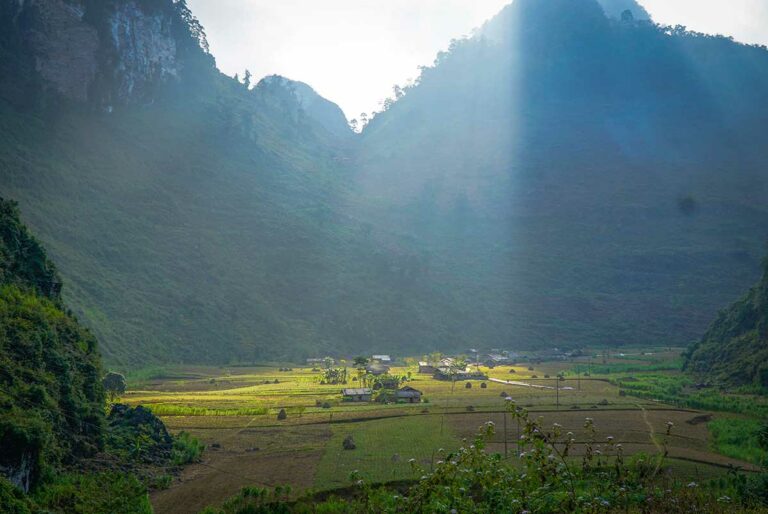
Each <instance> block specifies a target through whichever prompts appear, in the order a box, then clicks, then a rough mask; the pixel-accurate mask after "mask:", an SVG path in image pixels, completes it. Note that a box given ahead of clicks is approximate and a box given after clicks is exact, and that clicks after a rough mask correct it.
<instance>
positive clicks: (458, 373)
mask: <svg viewBox="0 0 768 514" xmlns="http://www.w3.org/2000/svg"><path fill="white" fill-rule="evenodd" d="M433 376H434V378H435V379H436V380H455V381H460V380H488V376H487V375H484V374H483V373H480V372H479V371H472V370H470V369H469V368H466V369H464V370H461V369H449V368H442V367H441V368H438V369H437V371H435V374H434V375H433Z"/></svg>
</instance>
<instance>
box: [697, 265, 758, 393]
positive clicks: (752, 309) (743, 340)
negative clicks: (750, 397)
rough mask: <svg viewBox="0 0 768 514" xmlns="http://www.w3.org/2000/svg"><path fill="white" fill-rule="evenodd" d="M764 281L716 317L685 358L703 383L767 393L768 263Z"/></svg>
mask: <svg viewBox="0 0 768 514" xmlns="http://www.w3.org/2000/svg"><path fill="white" fill-rule="evenodd" d="M764 269H765V271H764V274H763V278H762V279H761V280H760V281H759V282H758V283H757V285H755V286H754V287H753V288H752V289H751V290H750V291H749V292H748V293H747V294H746V295H745V296H744V297H742V298H741V299H740V300H738V301H737V302H735V303H734V304H733V305H731V306H730V307H728V308H727V309H724V310H723V311H721V312H720V314H719V315H718V316H717V318H716V319H715V321H714V322H713V323H712V326H711V327H710V328H709V330H708V331H707V333H706V334H705V335H704V337H703V338H702V339H701V341H699V342H698V343H696V344H695V345H693V346H692V347H691V348H690V349H689V351H688V355H687V358H686V364H685V367H686V369H687V370H689V371H691V372H693V373H696V374H698V375H700V376H701V377H703V379H704V380H707V381H714V382H719V383H726V384H731V385H736V386H755V387H758V388H763V389H768V259H767V260H766V261H765V265H764Z"/></svg>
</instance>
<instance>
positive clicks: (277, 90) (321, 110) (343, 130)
mask: <svg viewBox="0 0 768 514" xmlns="http://www.w3.org/2000/svg"><path fill="white" fill-rule="evenodd" d="M254 94H255V95H257V96H258V97H259V99H260V100H262V101H263V102H266V103H268V104H270V105H272V106H273V107H277V108H280V109H281V110H282V111H284V112H285V114H286V115H287V116H289V117H290V119H293V120H294V121H298V120H300V119H301V118H302V117H304V116H306V117H308V118H311V119H312V120H314V121H315V122H317V123H319V124H320V125H321V126H322V127H323V128H324V129H325V130H327V131H328V132H329V133H331V134H333V135H334V136H335V137H340V138H344V137H349V136H351V135H352V131H351V129H350V128H349V124H348V123H347V118H346V116H345V115H344V111H342V110H341V108H340V107H339V106H338V105H336V104H335V103H333V102H331V101H330V100H327V99H325V98H323V97H322V96H320V95H319V94H317V92H316V91H315V90H314V89H312V87H311V86H309V85H308V84H306V83H304V82H299V81H296V80H291V79H288V78H285V77H282V76H280V75H270V76H268V77H265V78H263V79H262V80H261V81H259V83H258V84H257V85H256V88H255V89H254Z"/></svg>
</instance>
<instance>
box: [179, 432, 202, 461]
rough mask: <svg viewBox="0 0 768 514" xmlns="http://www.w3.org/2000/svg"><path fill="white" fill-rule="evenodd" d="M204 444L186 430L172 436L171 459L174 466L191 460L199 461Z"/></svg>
mask: <svg viewBox="0 0 768 514" xmlns="http://www.w3.org/2000/svg"><path fill="white" fill-rule="evenodd" d="M203 450H205V445H204V444H203V443H201V442H200V441H199V440H198V439H197V438H195V437H192V436H191V435H190V434H189V433H188V432H180V433H179V434H178V435H177V436H176V437H174V438H173V449H172V450H171V461H172V462H173V464H174V465H175V466H183V465H184V464H190V463H192V462H200V457H201V455H202V454H203Z"/></svg>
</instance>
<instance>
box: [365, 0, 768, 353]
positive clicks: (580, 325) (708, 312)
mask: <svg viewBox="0 0 768 514" xmlns="http://www.w3.org/2000/svg"><path fill="white" fill-rule="evenodd" d="M767 116H768V51H766V49H765V48H759V47H748V46H744V45H739V44H736V43H734V42H733V41H731V40H729V39H726V38H722V37H710V36H705V35H702V34H695V33H690V32H687V31H685V30H684V28H681V27H677V28H669V27H658V26H656V25H653V24H651V23H649V22H644V21H634V20H627V21H620V20H616V19H607V18H606V17H605V15H604V13H603V11H602V9H601V8H600V6H599V5H598V3H597V2H595V1H594V0H577V1H574V0H547V1H536V0H517V1H515V2H514V3H513V4H512V5H510V6H509V7H507V8H506V9H505V10H504V11H503V12H502V13H500V14H499V16H497V17H496V18H495V19H494V20H492V21H491V22H489V23H488V24H487V25H486V26H485V27H483V29H482V30H481V31H480V34H479V35H478V37H476V38H473V39H469V40H464V41H457V42H455V43H454V44H453V45H452V48H451V50H450V51H449V52H446V53H443V54H441V55H440V56H438V59H437V61H436V63H435V65H434V66H432V67H430V68H427V69H425V70H424V71H423V73H422V75H421V78H420V80H419V81H418V83H417V84H416V85H415V86H413V87H410V88H406V90H405V95H404V96H402V98H400V99H399V100H398V101H397V102H395V103H393V104H392V105H391V106H390V107H389V109H388V110H387V111H386V112H384V113H382V114H380V115H378V116H376V117H375V118H374V120H373V121H372V122H371V123H370V124H369V126H368V127H367V128H366V130H365V132H364V134H363V139H362V142H361V147H362V148H361V150H360V151H359V153H358V161H357V165H358V166H357V168H358V175H357V177H356V178H357V181H356V186H357V188H358V192H359V194H360V195H361V196H362V198H363V200H362V201H360V206H361V209H360V213H361V214H360V215H361V216H362V217H364V218H365V217H367V218H368V219H371V220H377V221H378V222H379V224H380V225H382V226H386V227H388V228H389V229H390V231H391V233H396V234H399V235H400V241H403V242H404V244H409V245H410V246H411V247H413V248H419V249H420V251H422V252H423V254H424V255H425V256H426V257H427V258H428V259H429V260H430V263H431V264H430V272H431V274H432V276H433V277H439V280H440V281H441V282H443V283H444V284H445V285H446V286H447V287H448V288H449V289H450V290H452V291H454V292H455V297H454V298H455V301H456V303H457V305H460V306H461V308H460V310H461V312H462V314H463V316H464V319H465V327H464V330H466V332H465V333H471V334H472V335H473V336H474V337H477V338H478V339H479V340H482V341H505V342H506V341H509V342H511V343H513V344H521V345H525V344H554V345H567V344H569V343H588V344H616V343H646V344H648V343H659V342H662V341H664V342H665V343H673V344H680V343H686V342H687V341H692V340H694V339H698V338H699V336H700V334H701V333H703V331H704V330H705V329H706V327H707V325H708V323H709V321H710V320H711V318H712V316H713V315H714V313H716V312H717V310H718V309H719V308H720V307H721V305H723V304H724V303H728V302H729V301H731V300H733V299H734V298H736V297H737V296H738V294H739V290H743V289H744V288H746V287H747V286H748V285H749V284H750V283H753V282H754V280H755V277H756V276H757V274H758V268H759V261H760V256H761V253H762V250H763V245H764V242H765V239H766V237H767V236H768V207H767V206H766V204H765V201H764V199H765V198H766V197H768V170H767V169H766V167H765V162H766V157H768V155H766V148H768V141H767V140H766V137H767V134H766V132H765V130H763V127H764V124H765V119H767V118H766V117H767Z"/></svg>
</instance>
